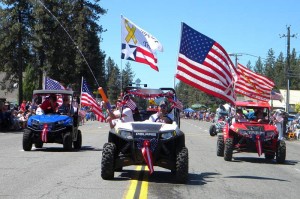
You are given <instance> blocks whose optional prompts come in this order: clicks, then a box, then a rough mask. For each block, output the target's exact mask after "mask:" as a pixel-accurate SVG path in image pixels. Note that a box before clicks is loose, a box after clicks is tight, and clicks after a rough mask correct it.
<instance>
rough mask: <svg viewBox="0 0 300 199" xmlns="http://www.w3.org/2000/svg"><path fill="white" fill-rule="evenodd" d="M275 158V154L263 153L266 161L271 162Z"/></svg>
mask: <svg viewBox="0 0 300 199" xmlns="http://www.w3.org/2000/svg"><path fill="white" fill-rule="evenodd" d="M274 157H275V153H265V159H266V160H273V159H274Z"/></svg>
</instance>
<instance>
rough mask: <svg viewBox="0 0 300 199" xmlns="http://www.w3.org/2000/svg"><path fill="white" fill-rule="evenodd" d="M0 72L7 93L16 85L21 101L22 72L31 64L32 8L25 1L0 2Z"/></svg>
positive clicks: (19, 100)
mask: <svg viewBox="0 0 300 199" xmlns="http://www.w3.org/2000/svg"><path fill="white" fill-rule="evenodd" d="M0 3H1V4H0V6H1V7H0V33H1V34H0V41H1V43H0V71H4V72H5V73H6V76H5V77H4V79H3V81H7V82H8V83H9V85H8V87H7V88H4V89H6V90H8V91H11V90H12V89H13V85H14V84H15V83H18V86H19V99H18V102H19V104H21V101H22V100H23V90H22V88H23V72H24V69H25V67H26V65H25V64H28V63H30V62H31V57H30V31H31V23H32V15H31V13H32V7H31V5H30V4H29V2H28V1H27V0H18V1H17V0H15V1H13V0H11V1H4V0H2V1H0Z"/></svg>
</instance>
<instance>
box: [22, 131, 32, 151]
mask: <svg viewBox="0 0 300 199" xmlns="http://www.w3.org/2000/svg"><path fill="white" fill-rule="evenodd" d="M31 135H32V133H31V130H29V129H25V130H24V133H23V150H24V151H31V148H32V140H31Z"/></svg>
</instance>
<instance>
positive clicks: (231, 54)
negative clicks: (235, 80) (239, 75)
mask: <svg viewBox="0 0 300 199" xmlns="http://www.w3.org/2000/svg"><path fill="white" fill-rule="evenodd" d="M228 55H229V56H234V57H235V63H234V64H235V68H237V65H238V56H242V55H243V53H230V54H228Z"/></svg>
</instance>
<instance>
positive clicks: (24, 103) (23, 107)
mask: <svg viewBox="0 0 300 199" xmlns="http://www.w3.org/2000/svg"><path fill="white" fill-rule="evenodd" d="M20 110H21V111H23V112H25V110H26V101H25V100H23V102H22V104H21V106H20Z"/></svg>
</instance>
